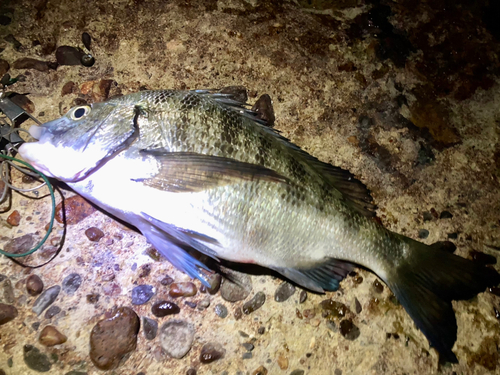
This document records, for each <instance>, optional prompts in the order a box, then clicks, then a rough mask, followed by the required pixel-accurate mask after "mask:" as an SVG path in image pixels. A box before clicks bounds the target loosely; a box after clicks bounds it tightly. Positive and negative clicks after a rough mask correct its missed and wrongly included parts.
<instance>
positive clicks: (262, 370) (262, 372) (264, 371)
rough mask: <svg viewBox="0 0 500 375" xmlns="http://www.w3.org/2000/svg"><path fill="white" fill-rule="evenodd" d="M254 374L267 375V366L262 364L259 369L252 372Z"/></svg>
mask: <svg viewBox="0 0 500 375" xmlns="http://www.w3.org/2000/svg"><path fill="white" fill-rule="evenodd" d="M252 375H267V368H265V367H264V366H260V367H259V368H258V369H257V370H254V371H253V372H252Z"/></svg>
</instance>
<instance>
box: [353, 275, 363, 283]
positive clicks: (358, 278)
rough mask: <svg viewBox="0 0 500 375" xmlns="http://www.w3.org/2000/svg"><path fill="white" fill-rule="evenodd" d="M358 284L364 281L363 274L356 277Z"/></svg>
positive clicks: (355, 280)
mask: <svg viewBox="0 0 500 375" xmlns="http://www.w3.org/2000/svg"><path fill="white" fill-rule="evenodd" d="M354 282H355V283H356V284H361V283H362V282H363V276H357V277H355V278H354Z"/></svg>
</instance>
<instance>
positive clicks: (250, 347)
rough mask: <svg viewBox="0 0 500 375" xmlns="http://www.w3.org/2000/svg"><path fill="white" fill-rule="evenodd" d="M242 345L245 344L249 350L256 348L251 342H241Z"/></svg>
mask: <svg viewBox="0 0 500 375" xmlns="http://www.w3.org/2000/svg"><path fill="white" fill-rule="evenodd" d="M241 346H243V347H244V348H245V349H246V350H247V351H249V352H251V351H252V350H253V349H254V348H255V347H254V345H253V344H252V343H249V342H244V343H243V344H241Z"/></svg>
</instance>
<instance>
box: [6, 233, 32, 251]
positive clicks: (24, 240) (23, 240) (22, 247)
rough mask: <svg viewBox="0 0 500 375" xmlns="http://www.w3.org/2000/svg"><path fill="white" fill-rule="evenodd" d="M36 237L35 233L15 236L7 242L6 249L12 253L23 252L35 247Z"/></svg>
mask: <svg viewBox="0 0 500 375" xmlns="http://www.w3.org/2000/svg"><path fill="white" fill-rule="evenodd" d="M34 244H35V238H34V236H33V234H25V235H24V236H21V237H17V238H14V239H12V240H10V241H9V242H7V243H6V244H5V247H4V250H5V251H6V252H7V253H11V254H23V253H26V252H28V251H29V250H31V249H32V248H33V246H34Z"/></svg>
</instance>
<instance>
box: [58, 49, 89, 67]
mask: <svg viewBox="0 0 500 375" xmlns="http://www.w3.org/2000/svg"><path fill="white" fill-rule="evenodd" d="M83 55H85V53H84V52H83V51H82V50H81V49H80V48H75V47H71V46H60V47H58V48H57V49H56V60H57V63H58V64H59V65H81V59H82V56H83Z"/></svg>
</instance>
